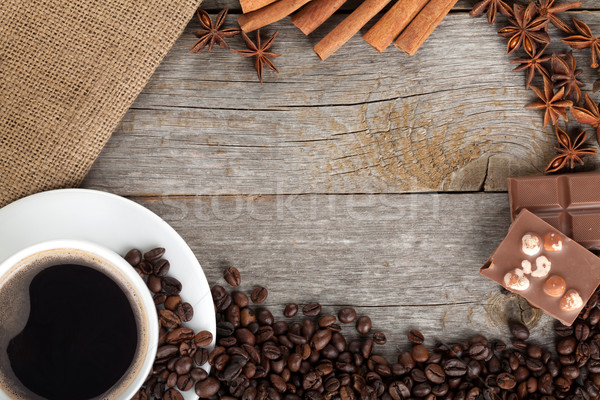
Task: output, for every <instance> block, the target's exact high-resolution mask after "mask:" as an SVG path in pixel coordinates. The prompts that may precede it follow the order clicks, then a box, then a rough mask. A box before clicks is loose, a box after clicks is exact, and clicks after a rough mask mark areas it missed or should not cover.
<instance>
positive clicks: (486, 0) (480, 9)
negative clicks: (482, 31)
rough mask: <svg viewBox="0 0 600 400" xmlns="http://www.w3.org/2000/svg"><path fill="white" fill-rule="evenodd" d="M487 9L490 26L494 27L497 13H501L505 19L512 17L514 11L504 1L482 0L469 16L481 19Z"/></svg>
mask: <svg viewBox="0 0 600 400" xmlns="http://www.w3.org/2000/svg"><path fill="white" fill-rule="evenodd" d="M486 9H487V18H488V24H490V25H492V24H493V23H494V21H496V13H497V12H498V11H500V14H502V15H504V16H505V17H512V16H513V11H512V9H511V8H510V6H509V5H508V4H506V3H505V2H503V1H502V0H481V1H480V2H479V3H477V4H475V6H474V7H473V9H472V10H471V12H470V13H469V15H470V16H471V17H479V16H480V15H481V14H483V13H484V12H485V10H486Z"/></svg>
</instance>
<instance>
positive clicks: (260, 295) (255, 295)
mask: <svg viewBox="0 0 600 400" xmlns="http://www.w3.org/2000/svg"><path fill="white" fill-rule="evenodd" d="M268 295H269V291H268V290H267V289H265V288H264V287H262V286H258V287H256V288H254V290H253V291H252V293H251V294H250V299H251V300H252V302H253V303H254V304H261V303H263V302H264V301H265V300H266V299H267V296H268Z"/></svg>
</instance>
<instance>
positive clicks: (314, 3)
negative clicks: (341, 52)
mask: <svg viewBox="0 0 600 400" xmlns="http://www.w3.org/2000/svg"><path fill="white" fill-rule="evenodd" d="M390 1H391V0H364V1H363V2H362V3H361V4H360V5H359V6H358V7H357V8H356V9H355V10H354V11H353V12H352V13H351V14H350V15H348V16H347V17H346V18H345V19H344V20H343V21H342V22H340V23H339V24H338V25H337V26H336V27H335V28H334V29H333V30H332V31H331V32H329V33H328V34H327V35H326V36H325V37H324V38H323V39H321V41H319V42H318V43H317V44H316V45H315V46H314V47H313V50H314V51H315V52H316V53H317V55H318V56H319V57H320V58H321V60H325V59H326V58H327V57H329V56H330V55H332V54H333V53H334V52H335V51H337V50H338V49H339V48H340V47H342V46H343V45H344V43H346V42H347V41H348V40H349V39H350V38H351V37H352V36H354V35H355V34H356V33H358V31H359V30H360V29H361V28H362V27H363V26H364V25H365V24H366V23H368V22H369V21H370V20H371V19H372V18H373V17H375V16H376V15H377V13H379V12H380V11H381V10H383V8H384V7H385V6H386V5H387V4H388V3H389V2H390ZM457 1H458V0H396V4H394V5H393V6H392V7H391V8H390V9H389V10H388V11H387V12H386V13H385V14H384V15H383V16H382V17H381V18H380V19H379V21H377V22H376V23H375V25H373V27H372V28H371V29H369V31H368V32H367V33H365V34H364V35H363V39H365V41H366V42H367V43H369V44H370V45H371V46H373V47H374V48H375V49H376V50H377V51H379V52H382V51H384V50H385V49H386V48H387V47H388V46H389V45H390V44H391V43H392V42H394V40H395V42H394V45H395V46H396V47H397V48H398V49H400V50H402V51H404V52H406V53H408V54H409V55H413V54H414V53H415V52H416V51H417V50H418V48H419V47H420V46H421V45H422V44H423V43H424V42H425V40H426V39H427V38H428V37H429V35H431V33H432V32H433V31H434V29H435V28H436V27H437V26H438V24H439V23H440V22H441V21H442V20H443V19H444V17H445V16H446V15H447V14H448V12H450V10H451V9H452V7H453V6H454V5H455V4H456V2H457ZM345 2H346V0H240V4H241V6H242V11H243V12H244V14H243V15H240V16H239V17H238V22H239V24H240V27H241V28H242V30H243V31H244V32H251V31H253V30H255V29H259V28H261V27H263V26H266V25H269V24H272V23H273V22H276V21H279V20H280V19H282V18H285V17H286V16H288V15H291V14H292V13H294V12H296V11H297V10H299V11H298V12H296V13H295V14H294V15H292V23H293V24H294V25H296V26H297V27H298V28H299V29H300V30H301V31H302V32H303V33H304V34H305V35H308V34H310V33H311V32H312V31H314V30H315V29H316V28H318V27H319V26H320V25H321V24H322V23H323V22H325V21H326V20H327V19H328V18H329V17H331V16H332V15H333V13H335V11H336V10H338V9H339V8H340V7H341V6H342V5H343V4H344V3H345Z"/></svg>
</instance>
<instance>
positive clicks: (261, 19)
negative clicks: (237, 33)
mask: <svg viewBox="0 0 600 400" xmlns="http://www.w3.org/2000/svg"><path fill="white" fill-rule="evenodd" d="M309 1H310V0H279V1H277V2H275V3H271V4H269V5H268V6H265V7H263V8H261V9H259V10H256V11H252V12H249V13H248V14H242V15H240V16H239V17H238V23H239V24H240V28H242V30H243V31H244V32H252V31H254V30H256V29H259V28H262V27H263V26H265V25H269V24H272V23H273V22H277V21H279V20H280V19H282V18H285V17H287V16H288V15H290V14H291V13H293V12H294V11H296V10H297V9H299V8H300V7H302V6H303V5H305V4H306V3H308V2H309Z"/></svg>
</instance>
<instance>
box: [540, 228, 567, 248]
mask: <svg viewBox="0 0 600 400" xmlns="http://www.w3.org/2000/svg"><path fill="white" fill-rule="evenodd" d="M562 248H563V241H562V238H561V237H560V235H558V234H556V233H552V232H551V233H547V234H546V236H544V250H546V251H561V250H562Z"/></svg>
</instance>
